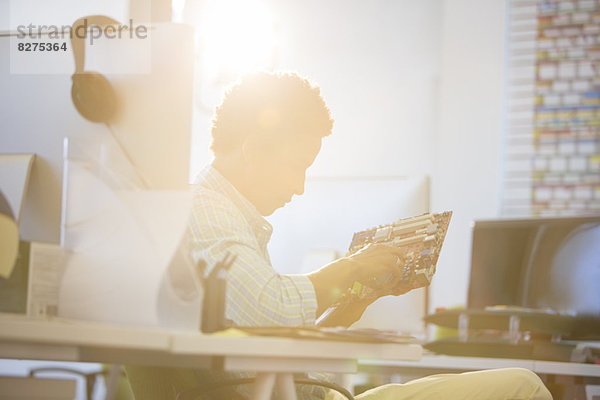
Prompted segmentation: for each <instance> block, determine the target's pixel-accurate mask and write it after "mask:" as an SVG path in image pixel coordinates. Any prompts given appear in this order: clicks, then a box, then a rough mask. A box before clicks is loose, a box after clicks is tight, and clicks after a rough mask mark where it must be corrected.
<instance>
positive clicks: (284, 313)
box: [189, 191, 317, 326]
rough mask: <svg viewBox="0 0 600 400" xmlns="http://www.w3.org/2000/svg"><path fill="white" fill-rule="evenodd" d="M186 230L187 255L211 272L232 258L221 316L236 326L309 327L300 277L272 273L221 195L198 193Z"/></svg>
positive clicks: (310, 305)
mask: <svg viewBox="0 0 600 400" xmlns="http://www.w3.org/2000/svg"><path fill="white" fill-rule="evenodd" d="M189 228H190V236H189V237H190V241H191V243H190V245H191V248H192V256H193V258H194V260H195V261H196V262H197V261H198V260H199V259H204V261H206V263H207V266H208V268H211V267H212V266H213V265H214V264H215V263H216V262H217V261H219V260H221V259H223V257H224V256H225V255H226V254H227V253H230V254H233V255H236V260H235V262H234V264H233V265H232V267H231V268H230V270H229V273H228V276H227V300H226V317H227V318H228V319H229V320H231V321H233V323H234V324H235V325H238V326H268V325H287V326H300V325H312V324H314V322H315V314H316V309H317V299H316V294H315V290H314V287H313V285H312V282H311V281H310V279H309V278H308V277H306V276H304V275H280V274H278V273H277V272H276V271H275V269H274V268H273V266H272V265H271V263H270V261H269V260H268V256H266V254H264V253H263V250H261V248H260V246H259V244H258V241H257V239H256V236H255V235H254V232H253V230H252V227H251V226H250V225H249V223H248V222H247V221H246V219H245V218H244V216H243V215H242V213H241V212H240V211H239V210H238V209H237V208H236V207H235V205H234V204H233V203H232V202H231V200H229V199H228V198H226V197H225V196H223V195H220V194H218V193H215V192H211V191H200V192H199V193H198V194H197V195H196V196H195V198H194V206H193V209H192V216H191V221H190V224H189Z"/></svg>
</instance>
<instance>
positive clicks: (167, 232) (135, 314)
mask: <svg viewBox="0 0 600 400" xmlns="http://www.w3.org/2000/svg"><path fill="white" fill-rule="evenodd" d="M65 192H66V196H67V207H66V212H65V216H64V221H63V229H64V246H65V247H66V248H67V249H68V250H70V252H69V254H68V255H67V257H66V267H65V273H64V276H63V280H62V283H61V289H60V295H59V307H58V314H59V315H60V316H62V317H70V318H81V319H88V320H95V321H109V322H116V323H126V324H141V325H158V324H159V319H158V315H157V302H158V297H159V296H158V294H159V289H160V286H161V281H162V279H163V277H164V275H165V272H166V270H167V266H168V265H169V262H170V260H171V259H172V257H173V255H174V253H175V250H176V249H177V248H178V246H179V243H180V242H181V240H182V238H183V236H184V233H185V231H186V225H187V221H188V218H189V213H190V210H191V197H192V196H191V193H189V192H176V191H140V190H115V189H114V188H113V187H109V185H108V184H107V183H106V182H105V181H104V180H103V179H102V178H101V176H99V175H98V174H97V173H95V172H94V171H93V170H92V169H90V168H88V167H87V166H86V165H85V163H77V162H71V163H70V164H69V168H68V185H67V188H66V191H65ZM199 312H200V311H199V310H198V314H199Z"/></svg>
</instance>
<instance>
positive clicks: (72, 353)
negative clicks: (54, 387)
mask: <svg viewBox="0 0 600 400" xmlns="http://www.w3.org/2000/svg"><path fill="white" fill-rule="evenodd" d="M421 352H422V349H421V346H420V345H417V344H390V343H382V344H373V343H350V342H331V341H318V340H302V339H290V338H276V337H225V336H215V335H204V334H201V333H199V332H187V331H170V330H166V329H160V328H144V327H131V326H120V325H109V324H104V323H94V322H87V321H75V320H65V319H51V320H47V321H41V320H34V319H31V318H28V317H25V316H18V315H7V314H0V358H14V359H35V360H56V361H84V362H102V363H114V364H135V365H155V366H165V367H174V366H178V367H190V368H215V367H220V368H223V369H224V370H226V371H253V372H257V373H258V375H257V380H256V384H255V385H254V388H253V398H254V399H257V400H263V399H265V400H266V399H269V398H270V396H271V393H272V390H273V387H274V385H275V383H276V382H278V384H279V385H280V387H281V388H283V390H285V391H286V392H289V396H288V397H286V398H290V399H295V392H294V391H293V386H292V385H293V377H292V373H294V372H310V371H321V372H337V373H354V372H356V371H357V359H359V358H360V359H374V360H380V361H384V362H388V361H392V360H407V361H416V360H418V359H420V357H421ZM284 393H285V392H284Z"/></svg>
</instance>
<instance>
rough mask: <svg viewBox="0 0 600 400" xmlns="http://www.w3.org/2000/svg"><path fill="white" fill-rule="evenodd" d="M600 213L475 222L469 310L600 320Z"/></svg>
mask: <svg viewBox="0 0 600 400" xmlns="http://www.w3.org/2000/svg"><path fill="white" fill-rule="evenodd" d="M599 249H600V215H596V216H584V217H572V218H544V219H541V218H540V219H514V220H489V221H476V222H475V223H474V225H473V245H472V256H471V275H470V282H469V294H468V306H469V308H476V309H482V308H485V307H489V306H496V305H506V306H517V307H527V308H534V309H545V310H549V311H550V310H551V311H555V312H559V313H569V314H587V315H596V316H600V250H599Z"/></svg>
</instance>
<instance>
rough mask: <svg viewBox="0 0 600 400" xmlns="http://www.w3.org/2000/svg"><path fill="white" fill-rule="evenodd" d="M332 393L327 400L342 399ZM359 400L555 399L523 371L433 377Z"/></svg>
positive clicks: (373, 391)
mask: <svg viewBox="0 0 600 400" xmlns="http://www.w3.org/2000/svg"><path fill="white" fill-rule="evenodd" d="M342 399H344V397H342V396H341V395H339V394H333V393H331V394H330V395H329V396H328V398H327V400H342ZM356 399H357V400H482V399H485V400H552V395H550V392H549V391H548V389H546V387H545V386H544V384H543V382H542V381H541V379H540V378H539V377H538V376H537V375H536V374H534V373H533V372H531V371H529V370H527V369H523V368H503V369H494V370H486V371H476V372H465V373H463V374H441V375H431V376H428V377H425V378H421V379H415V380H413V381H410V382H408V383H405V384H390V385H383V386H380V387H377V388H375V389H371V390H368V391H366V392H365V393H362V394H361V395H358V396H356Z"/></svg>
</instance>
